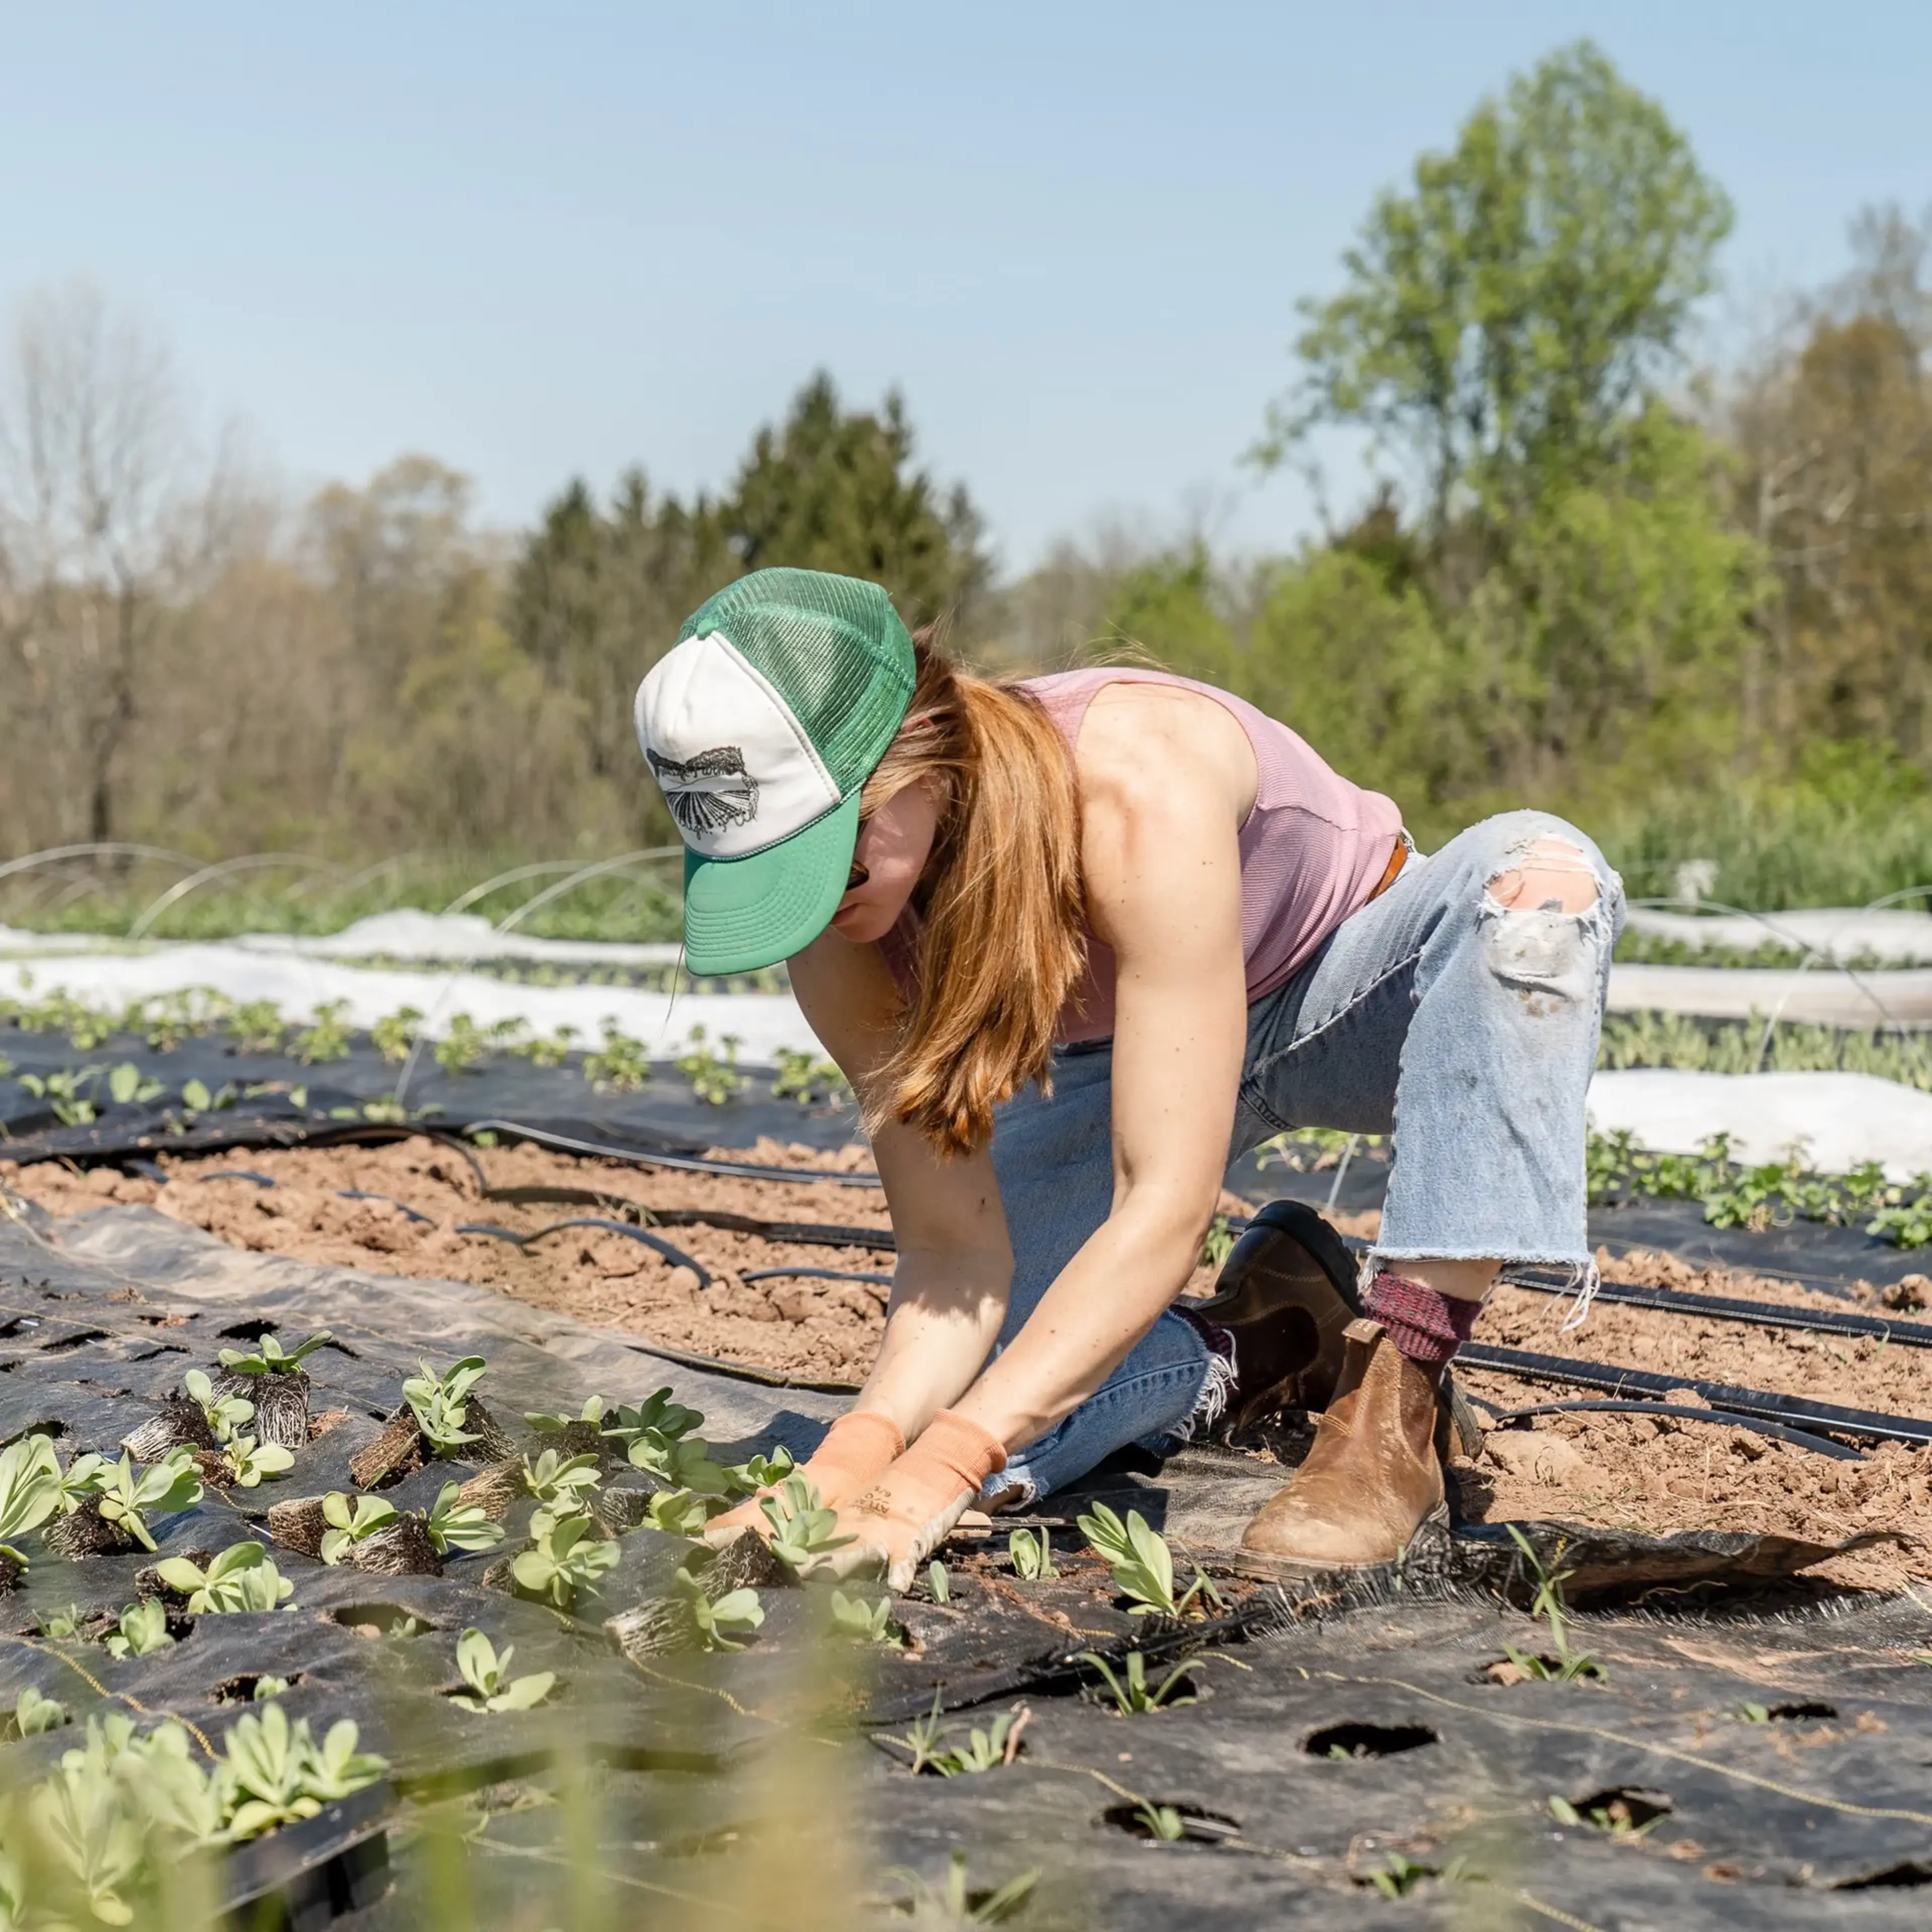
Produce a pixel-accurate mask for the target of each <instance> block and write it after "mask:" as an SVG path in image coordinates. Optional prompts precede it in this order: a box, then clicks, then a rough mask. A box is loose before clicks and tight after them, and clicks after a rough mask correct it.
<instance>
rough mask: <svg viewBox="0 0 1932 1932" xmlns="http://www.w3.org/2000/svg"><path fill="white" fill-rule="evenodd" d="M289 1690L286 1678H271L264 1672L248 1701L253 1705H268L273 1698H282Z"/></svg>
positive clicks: (256, 1681) (256, 1682)
mask: <svg viewBox="0 0 1932 1932" xmlns="http://www.w3.org/2000/svg"><path fill="white" fill-rule="evenodd" d="M288 1688H289V1680H288V1679H287V1678H286V1677H271V1676H269V1674H268V1673H267V1672H266V1671H264V1672H263V1674H262V1675H261V1676H260V1677H258V1678H257V1679H256V1680H255V1688H254V1690H253V1691H251V1693H250V1694H249V1698H248V1701H249V1702H250V1703H251V1704H266V1703H268V1701H269V1699H271V1698H272V1697H281V1696H282V1695H283V1694H284V1692H285V1691H287V1689H288Z"/></svg>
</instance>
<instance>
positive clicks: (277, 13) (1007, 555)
mask: <svg viewBox="0 0 1932 1932" xmlns="http://www.w3.org/2000/svg"><path fill="white" fill-rule="evenodd" d="M7 13H8V19H7V32H6V40H7V55H6V58H5V66H4V70H0V208H3V209H4V220H0V301H5V300H6V299H8V298H10V297H12V296H15V295H17V294H18V293H20V291H21V290H23V289H26V288H28V287H31V286H33V285H34V284H37V283H41V282H44V281H49V280H55V279H58V278H63V277H65V276H68V275H74V274H86V275H91V276H92V277H93V278H95V279H96V280H97V281H98V282H99V283H101V284H102V285H103V286H104V287H105V288H106V289H107V290H109V291H110V293H113V295H115V296H118V297H121V298H123V299H126V300H127V301H129V302H132V303H134V304H136V305H138V306H139V308H141V309H142V310H143V311H145V313H146V314H147V315H148V317H149V318H150V319H151V321H152V322H153V323H154V324H155V325H156V326H157V327H158V328H159V329H160V330H162V331H163V332H165V334H166V335H167V336H168V337H169V338H170V339H171V340H172V342H173V344H174V345H175V349H176V350H177V353H178V359H179V360H180V362H181V365H182V367H183V368H184V371H186V372H187V375H188V377H190V380H191V382H192V383H193V388H194V389H195V391H196V394H197V395H199V398H201V400H202V402H203V403H204V404H205V406H206V407H207V409H208V410H209V412H210V413H222V414H226V413H233V414H235V415H236V416H240V417H241V418H242V419H244V420H245V422H247V423H248V425H250V426H251V429H252V431H253V432H254V436H255V437H256V439H257V442H258V443H259V444H260V446H262V447H263V449H266V451H267V452H269V453H270V455H272V457H273V458H275V461H276V462H277V463H278V465H279V466H280V468H281V471H282V472H283V473H284V475H285V476H286V477H287V479H288V480H289V481H290V482H291V483H292V484H295V485H297V486H301V487H305V486H307V485H308V484H313V483H314V482H317V481H322V480H323V479H326V478H330V477H335V476H344V477H347V478H351V479H359V478H362V477H364V476H365V475H367V474H368V472H370V471H371V470H372V469H374V468H375V467H377V466H378V465H380V463H383V462H384V461H385V460H387V459H388V458H390V457H392V455H395V454H397V453H398V452H401V451H403V450H406V449H421V450H425V451H427V452H430V453H431V454H433V455H437V456H439V457H440V458H443V460H446V461H448V462H449V463H453V464H455V466H458V467H459V468H460V469H465V470H466V471H468V472H470V473H471V474H472V475H474V476H475V478H476V480H477V484H478V496H479V501H480V502H481V506H482V508H483V509H484V512H485V513H486V514H487V515H488V516H490V517H492V518H493V519H495V520H499V521H502V522H505V523H510V522H516V521H520V520H523V519H526V518H527V517H529V516H530V515H532V514H533V513H534V512H535V510H536V509H537V508H538V505H540V504H541V502H543V500H544V499H545V498H546V497H547V496H549V495H550V494H551V493H553V491H554V490H556V488H557V487H559V485H560V484H562V482H563V481H565V479H566V478H568V477H569V476H570V475H572V474H574V473H582V474H583V475H586V476H587V477H589V478H590V479H591V481H592V483H593V484H596V485H597V486H598V487H607V485H608V484H609V483H610V481H611V479H612V478H613V477H614V476H615V475H616V473H617V472H618V471H619V469H622V467H624V466H625V465H627V464H628V463H633V462H640V463H643V465H644V466H645V467H646V469H647V471H648V472H649V474H650V475H651V476H652V478H653V479H654V480H655V481H657V482H658V483H659V484H661V485H664V486H667V487H674V488H677V489H679V490H689V489H691V488H694V487H698V486H700V485H711V486H715V485H717V484H720V483H721V482H722V481H724V479H725V478H727V476H728V475H729V474H730V471H731V469H732V468H733V465H734V464H735V463H736V460H737V459H738V458H739V455H740V453H741V452H742V449H743V448H744V446H745V443H746V441H747V440H748V437H749V434H750V433H751V429H752V428H753V427H754V425H755V424H757V422H760V420H762V419H766V418H767V417H769V416H772V414H773V413H775V412H777V411H778V410H781V409H782V407H784V404H785V401H786V400H787V398H788V397H789V396H790V394H791V392H793V390H794V389H796V386H797V385H798V384H799V382H800V381H801V380H802V378H803V377H805V374H807V373H808V371H811V369H812V368H814V367H817V366H819V365H823V366H825V367H826V368H829V369H830V370H831V371H832V374H833V375H834V376H835V377H836V378H837V380H838V382H839V383H840V384H841V387H842V388H843V389H844V390H845V392H847V395H848V396H849V397H851V398H874V397H876V396H877V395H878V394H879V393H880V392H881V391H883V389H884V388H885V387H886V386H887V385H888V384H889V383H898V384H899V385H900V386H901V387H902V388H903V389H904V391H905V392H906V395H907V398H908V401H909V402H910V406H911V410H912V413H913V419H914V421H915V422H916V425H918V428H919V431H920V434H921V437H922V452H923V455H924V456H925V458H926V460H928V461H929V463H931V464H932V466H933V467H934V468H935V469H936V470H937V471H938V472H939V473H941V475H944V476H945V477H947V478H962V479H963V480H965V481H966V482H967V483H968V484H969V485H970V486H971V488H972V490H973V491H974V494H975V496H977V498H978V499H979V500H980V503H981V505H982V506H983V508H984V509H985V511H986V514H987V515H988V517H989V523H990V525H991V526H992V533H993V535H994V537H995V541H996V542H997V544H998V547H999V550H1000V552H1001V556H1002V558H1003V559H1004V562H1006V564H1007V566H1008V567H1009V568H1021V567H1024V566H1025V565H1026V564H1028V562H1031V561H1032V560H1033V559H1035V558H1036V557H1037V556H1038V555H1039V553H1040V551H1041V550H1043V547H1045V546H1046V544H1047V543H1049V541H1051V540H1052V538H1053V537H1054V536H1055V535H1057V534H1059V533H1061V532H1073V533H1076V534H1078V533H1080V532H1084V531H1088V530H1090V529H1092V528H1093V527H1094V524H1095V523H1096V520H1097V519H1099V518H1102V517H1107V516H1109V515H1125V516H1127V517H1136V518H1142V519H1145V520H1148V521H1149V522H1150V523H1151V524H1152V526H1154V527H1157V528H1170V527H1179V526H1181V525H1182V524H1184V523H1186V522H1188V521H1190V520H1202V521H1204V522H1205V526H1206V527H1208V529H1209V530H1210V531H1211V532H1212V533H1213V534H1214V535H1216V536H1217V538H1219V539H1220V541H1225V542H1228V543H1231V544H1239V545H1242V546H1246V547H1262V546H1268V545H1274V544H1283V543H1286V542H1287V541H1290V540H1292V538H1293V536H1294V535H1295V534H1296V533H1297V532H1298V531H1299V530H1300V529H1302V528H1304V527H1305V526H1306V523H1307V516H1308V508H1307V503H1306V501H1305V500H1304V498H1303V497H1302V496H1301V492H1300V490H1299V489H1298V487H1297V486H1295V484H1292V483H1289V482H1287V481H1277V482H1275V483H1274V484H1268V485H1262V484H1257V483H1256V481H1255V480H1254V479H1253V478H1252V477H1251V476H1250V475H1249V474H1248V473H1247V472H1245V471H1244V469H1243V468H1242V467H1241V464H1240V463H1239V460H1238V459H1239V457H1240V455H1241V451H1242V449H1244V447H1245V446H1246V445H1247V443H1249V442H1250V440H1251V439H1252V438H1253V436H1254V435H1255V434H1256V430H1257V428H1258V427H1259V422H1260V419H1261V416H1262V410H1263V409H1264V407H1265V404H1266V403H1267V401H1268V398H1269V397H1270V395H1271V394H1273V393H1274V392H1275V391H1276V390H1277V389H1279V388H1280V386H1282V384H1283V381H1284V380H1285V379H1286V376H1287V374H1288V373H1289V363H1288V360H1287V354H1286V345H1287V344H1288V341H1289V338H1290V337H1291V335H1292V333H1293V331H1294V329H1295V302H1296V301H1297V299H1298V298H1299V297H1301V296H1304V295H1306V294H1309V293H1320V292H1322V291H1323V290H1326V289H1328V288H1329V287H1332V286H1333V284H1334V278H1335V275H1336V269H1337V259H1338V257H1339V255H1340V251H1341V250H1342V248H1343V246H1344V245H1346V242H1347V240H1348V239H1349V235H1350V233H1351V232H1352V229H1354V228H1355V225H1356V224H1357V223H1358V221H1359V220H1360V219H1361V216H1362V214H1363V213H1364V210H1365V209H1366V208H1367V205H1368V202H1369V199H1370V196H1372V194H1373V193H1374V192H1375V190H1376V189H1377V188H1378V187H1381V186H1382V185H1384V184H1387V183H1389V182H1391V181H1394V180H1396V179H1397V178H1400V176H1401V175H1403V174H1404V172H1406V169H1407V168H1408V166H1409V163H1410V162H1411V160H1412V158H1413V157H1414V155H1415V154H1416V152H1417V151H1418V150H1420V149H1421V148H1424V147H1428V146H1439V145H1444V144H1445V143H1446V142H1448V140H1449V139H1451V136H1453V133H1454V129H1455V127H1456V124H1457V121H1459V120H1460V118H1461V117H1462V116H1463V114H1464V113H1466V111H1467V110H1469V107H1471V106H1472V104H1473V103H1474V102H1475V100H1476V99H1477V98H1478V96H1479V95H1481V94H1483V93H1484V92H1486V91H1487V90H1489V89H1492V88H1493V87H1495V86H1497V85H1498V84H1499V83H1500V82H1501V81H1502V80H1503V79H1504V78H1505V76H1506V75H1507V74H1508V72H1509V71H1511V69H1512V68H1515V67H1518V66H1520V65H1525V64H1526V63H1528V62H1531V61H1532V60H1534V59H1535V58H1536V57H1537V56H1538V55H1539V54H1541V53H1542V52H1545V51H1547V49H1550V48H1551V47H1552V46H1556V45H1559V44H1560V43H1562V42H1564V41H1565V40H1569V39H1571V38H1572V37H1575V36H1577V34H1586V33H1587V34H1592V35H1593V36H1594V37H1596V38H1597V39H1598V40H1599V41H1600V42H1601V43H1602V44H1603V45H1604V47H1605V48H1606V49H1607V51H1608V52H1610V55H1611V56H1612V57H1613V58H1614V59H1615V60H1616V62H1618V63H1619V65H1620V66H1621V67H1622V68H1623V70H1624V71H1625V74H1627V75H1628V77H1630V78H1631V79H1632V80H1634V81H1636V82H1637V83H1638V84H1639V85H1640V86H1643V88H1644V89H1646V90H1647V91H1648V92H1652V93H1653V94H1655V95H1657V96H1658V97H1659V98H1661V100H1662V101H1663V102H1664V104H1665V105H1666V107H1667V108H1668V109H1669V110H1670V112H1671V113H1672V114H1673V115H1674V116H1675V117H1676V118H1677V119H1678V121H1679V122H1680V124H1682V125H1683V126H1685V127H1686V128H1687V129H1688V130H1689V132H1690V133H1691V136H1692V138H1693V139H1694V142H1695V144H1696V145H1697V149H1698V151H1699V152H1700V155H1701V156H1702V157H1703V160H1704V161H1705V163H1706V166H1709V168H1710V169H1712V171H1713V172H1715V174H1716V175H1718V178H1720V179H1721V180H1722V181H1723V182H1724V184H1725V185H1726V186H1727V187H1728V189H1729V190H1730V192H1731V193H1732V195H1733V196H1734V197H1735V199H1736V202H1737V204H1738V208H1739V224H1738V230H1737V233H1736V237H1735V238H1734V239H1733V242H1732V244H1731V245H1730V250H1729V251H1728V254H1727V263H1728V266H1729V269H1730V275H1731V278H1732V283H1733V290H1734V293H1733V296H1732V297H1731V298H1730V303H1729V307H1728V308H1727V310H1725V311H1722V312H1721V315H1720V317H1719V320H1720V322H1721V323H1723V324H1724V326H1736V318H1737V317H1739V316H1740V315H1743V314H1749V313H1751V312H1753V311H1754V308H1756V306H1757V304H1758V303H1759V302H1760V301H1761V300H1763V299H1766V298H1769V296H1772V295H1773V294H1775V293H1776V292H1777V291H1778V290H1784V289H1789V288H1790V287H1795V286H1797V285H1799V284H1804V283H1806V282H1808V281H1815V280H1817V279H1818V278H1821V277H1823V276H1825V275H1830V274H1832V273H1835V272H1837V270H1838V269H1839V268H1840V267H1841V266H1842V264H1843V230H1844V225H1845V222H1846V218H1847V217H1849V215H1850V214H1852V212H1853V211H1854V210H1855V209H1856V208H1858V206H1859V205H1861V203H1864V202H1867V201H1871V200H1874V199H1898V200H1901V201H1903V202H1905V203H1906V205H1907V206H1908V207H1910V208H1918V207H1920V206H1922V205H1924V204H1925V203H1926V202H1927V201H1928V200H1932V136H1928V133H1927V124H1926V119H1925V112H1924V99H1925V77H1926V76H1927V74H1932V7H1927V6H1925V5H1923V4H1922V0H1921V4H1917V5H1886V4H1882V0H1867V4H1866V5H1864V6H1862V7H1855V8H1852V9H1851V10H1848V11H1846V12H1841V11H1839V10H1838V9H1835V8H1820V7H1816V6H1815V5H1803V6H1800V5H1792V4H1787V3H1786V0H1769V4H1760V5H1752V6H1746V5H1742V4H1733V0H1677V4H1675V5H1658V4H1652V0H1623V4H1621V5H1617V6H1616V7H1610V6H1607V5H1595V6H1579V5H1568V4H1564V0H1538V4H1534V5H1530V4H1523V5H1508V4H1501V0H1493V4H1486V0H1463V4H1461V5H1456V6H1453V7H1452V6H1448V5H1442V4H1440V0H1435V4H1426V0H1412V4H1395V3H1394V0H1388V4H1381V5H1376V4H1358V5H1355V6H1354V7H1348V8H1338V7H1334V5H1322V6H1319V7H1316V6H1309V5H1292V4H1283V0H1277V4H1274V5H1233V4H1215V0H1196V4H1193V5H1186V6H1178V5H1168V6H1165V7H1162V6H1154V5H1144V4H1139V0H1112V4H1109V5H1085V4H1079V5H1052V4H1046V0H1034V4H1033V5H1007V4H1003V3H1002V0H983V4H981V5H978V6H976V7H971V8H965V7H945V8H941V7H905V6H903V5H901V6H892V7H888V6H884V5H845V4H841V5H814V6H805V7H800V6H797V5H791V6H781V5H768V4H766V3H765V0H736V4H733V5H730V6H728V7H726V6H703V5H686V6H685V7H680V8H677V9H675V10H673V9H671V8H668V7H659V6H655V5H629V6H619V5H552V6H550V7H544V8H542V9H538V8H537V7H533V6H523V7H511V6H505V5H488V4H482V0H472V4H471V5H467V6H464V7H456V6H454V5H448V6H446V5H425V4H416V5H409V4H404V5H395V4H392V5H389V6H384V7H377V6H374V5H359V4H338V5H334V6H332V7H326V8H324V7H317V6H311V7H305V8H302V9H299V10H298V9H294V8H290V7H248V8H245V7H241V6H239V5H225V6H216V5H196V4H193V0H181V4H178V5H174V6H172V7H165V8H163V7H142V8H136V7H133V6H122V7H99V6H89V5H82V4H69V5H63V6H59V7H38V8H33V9H28V8H27V7H20V6H17V7H12V8H10V9H8V10H7Z"/></svg>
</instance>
